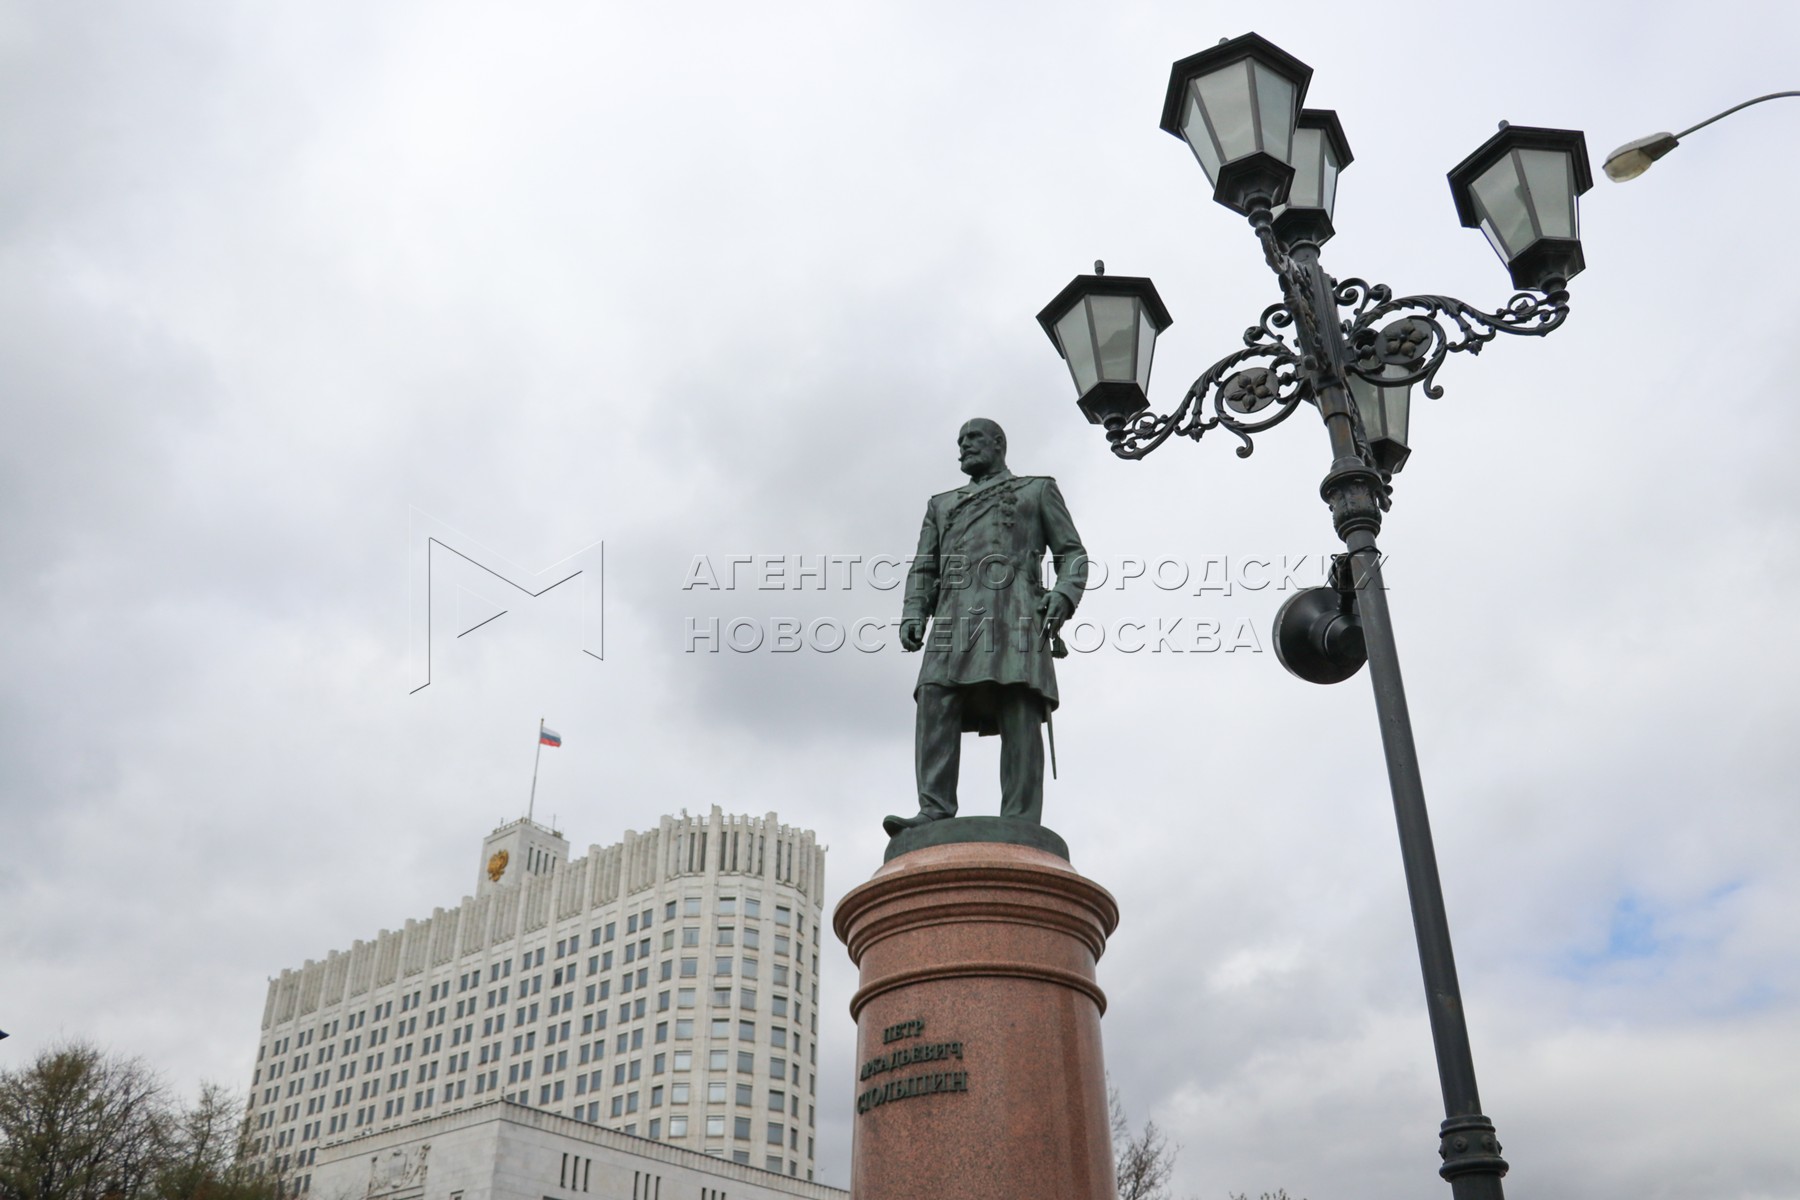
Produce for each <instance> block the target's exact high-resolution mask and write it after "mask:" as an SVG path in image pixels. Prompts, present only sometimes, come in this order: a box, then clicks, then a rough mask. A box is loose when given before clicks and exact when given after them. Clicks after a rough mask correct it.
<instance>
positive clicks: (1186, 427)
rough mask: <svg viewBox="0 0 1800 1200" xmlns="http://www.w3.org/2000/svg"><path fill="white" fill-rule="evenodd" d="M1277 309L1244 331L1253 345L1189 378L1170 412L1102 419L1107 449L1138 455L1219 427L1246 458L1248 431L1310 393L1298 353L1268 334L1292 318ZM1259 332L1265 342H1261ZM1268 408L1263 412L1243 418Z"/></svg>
mask: <svg viewBox="0 0 1800 1200" xmlns="http://www.w3.org/2000/svg"><path fill="white" fill-rule="evenodd" d="M1278 310H1280V311H1282V312H1283V313H1284V314H1285V310H1283V309H1282V306H1281V305H1275V306H1273V307H1271V308H1270V309H1269V310H1268V311H1267V312H1265V313H1264V314H1263V321H1262V324H1261V325H1259V326H1256V327H1254V328H1252V329H1250V330H1249V331H1248V332H1246V333H1245V335H1244V339H1245V341H1247V342H1251V341H1253V344H1251V345H1248V346H1246V347H1245V348H1244V349H1242V350H1238V351H1235V352H1233V353H1231V354H1227V355H1226V356H1225V357H1224V358H1221V359H1220V360H1219V361H1218V362H1216V363H1214V364H1213V365H1212V366H1210V367H1208V368H1207V369H1206V371H1205V372H1204V373H1202V374H1201V376H1200V377H1199V378H1198V379H1196V380H1194V384H1193V386H1192V387H1190V388H1188V391H1187V395H1186V396H1184V397H1182V400H1181V405H1180V407H1178V408H1177V409H1176V410H1175V411H1174V412H1172V413H1170V414H1168V415H1167V416H1158V415H1156V414H1155V413H1152V412H1149V411H1147V410H1146V411H1145V412H1141V413H1139V414H1138V415H1136V416H1134V417H1110V418H1108V419H1107V421H1106V439H1107V441H1109V442H1111V443H1112V448H1113V453H1114V454H1116V455H1118V456H1119V457H1120V458H1143V457H1144V456H1145V455H1146V454H1149V453H1150V452H1151V451H1152V450H1154V449H1156V448H1157V447H1158V446H1160V445H1162V444H1163V443H1164V442H1166V441H1168V440H1169V438H1171V437H1174V436H1176V435H1180V436H1181V437H1189V438H1193V439H1194V440H1195V441H1199V440H1200V438H1201V437H1202V436H1204V435H1205V434H1206V432H1207V431H1208V430H1209V429H1213V428H1223V429H1226V430H1228V431H1230V432H1231V433H1232V434H1233V435H1235V436H1236V437H1237V438H1238V439H1240V440H1241V441H1242V442H1243V443H1244V444H1243V445H1242V446H1239V447H1238V450H1237V453H1238V457H1239V458H1248V457H1250V455H1251V453H1252V452H1253V451H1254V450H1255V449H1256V443H1255V441H1254V439H1253V438H1252V436H1251V435H1252V434H1256V433H1261V432H1262V431H1263V430H1265V429H1271V428H1273V427H1274V426H1276V425H1279V424H1281V423H1282V422H1283V421H1285V420H1287V419H1288V417H1289V416H1291V415H1292V414H1293V412H1294V409H1296V408H1297V407H1299V405H1300V402H1301V401H1303V400H1310V399H1311V398H1312V394H1313V393H1312V383H1311V380H1310V379H1309V378H1308V377H1307V375H1306V373H1305V372H1304V370H1303V369H1302V363H1301V359H1300V356H1299V355H1297V354H1295V353H1294V352H1293V351H1292V350H1291V349H1289V348H1288V346H1287V343H1286V342H1284V341H1283V340H1282V339H1281V338H1280V336H1279V335H1277V334H1274V333H1272V332H1270V327H1271V326H1272V325H1273V326H1275V327H1280V326H1282V325H1285V324H1289V323H1291V322H1292V319H1293V318H1292V317H1291V316H1289V317H1288V319H1287V320H1286V321H1283V320H1281V319H1280V318H1279V316H1277V315H1276V314H1277V312H1278ZM1265 333H1267V335H1268V338H1269V339H1270V340H1267V341H1265V340H1262V335H1263V334H1265ZM1253 339H1254V340H1253ZM1259 360H1261V361H1259ZM1245 364H1250V365H1245ZM1271 409H1273V410H1274V411H1273V413H1272V414H1271V415H1269V416H1266V417H1261V418H1260V419H1254V420H1245V419H1244V418H1247V417H1256V416H1257V414H1260V413H1266V412H1269V411H1270V410H1271ZM1209 412H1210V415H1209Z"/></svg>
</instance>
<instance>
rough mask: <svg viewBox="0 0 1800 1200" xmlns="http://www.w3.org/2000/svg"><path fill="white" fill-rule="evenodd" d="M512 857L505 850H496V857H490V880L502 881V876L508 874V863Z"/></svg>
mask: <svg viewBox="0 0 1800 1200" xmlns="http://www.w3.org/2000/svg"><path fill="white" fill-rule="evenodd" d="M510 857H511V856H509V855H508V854H507V853H506V851H504V850H496V851H494V857H492V858H490V859H488V878H489V879H490V880H492V881H493V882H495V883H499V882H500V877H501V876H502V875H504V874H506V864H507V862H508V861H509V860H510Z"/></svg>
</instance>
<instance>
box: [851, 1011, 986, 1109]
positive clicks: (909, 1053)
mask: <svg viewBox="0 0 1800 1200" xmlns="http://www.w3.org/2000/svg"><path fill="white" fill-rule="evenodd" d="M924 1036H925V1022H924V1021H918V1020H914V1021H902V1022H900V1023H899V1024H898V1025H889V1026H888V1027H887V1028H886V1029H883V1030H882V1031H881V1043H882V1045H884V1046H888V1045H892V1044H893V1043H895V1042H902V1041H915V1040H916V1041H918V1044H917V1045H911V1046H898V1047H896V1048H895V1049H893V1050H889V1051H887V1052H886V1053H883V1054H877V1055H876V1056H875V1057H874V1058H871V1059H870V1060H869V1061H868V1062H866V1063H864V1064H863V1065H862V1069H861V1070H860V1071H859V1072H857V1076H856V1077H857V1079H858V1080H859V1081H861V1082H864V1083H867V1082H868V1081H869V1080H871V1079H874V1078H876V1077H877V1076H880V1075H886V1074H889V1073H891V1072H895V1071H904V1070H907V1069H909V1068H911V1067H916V1066H921V1065H924V1064H926V1063H946V1064H948V1063H960V1062H962V1061H963V1044H962V1043H961V1042H926V1041H922V1040H919V1039H923V1038H924ZM968 1090H969V1073H968V1071H966V1070H954V1069H952V1070H947V1071H946V1070H940V1071H925V1072H921V1073H917V1074H908V1075H906V1076H905V1077H903V1078H894V1079H888V1080H885V1081H883V1082H880V1083H877V1084H875V1085H874V1086H872V1087H869V1088H867V1089H865V1090H863V1091H862V1092H859V1093H857V1097H856V1115H857V1116H859V1117H860V1116H862V1115H863V1114H864V1113H866V1112H868V1111H870V1110H871V1109H876V1108H880V1107H881V1106H882V1105H884V1104H891V1103H893V1102H894V1101H896V1100H910V1099H912V1098H913V1097H915V1096H935V1095H939V1094H942V1093H945V1092H967V1091H968Z"/></svg>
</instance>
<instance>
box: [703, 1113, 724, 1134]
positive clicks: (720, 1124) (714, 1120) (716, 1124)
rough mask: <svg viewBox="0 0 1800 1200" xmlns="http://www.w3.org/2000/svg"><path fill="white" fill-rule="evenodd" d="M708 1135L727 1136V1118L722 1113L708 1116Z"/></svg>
mask: <svg viewBox="0 0 1800 1200" xmlns="http://www.w3.org/2000/svg"><path fill="white" fill-rule="evenodd" d="M706 1136H707V1137H724V1136H725V1118H724V1116H722V1115H721V1116H716V1117H708V1118H706Z"/></svg>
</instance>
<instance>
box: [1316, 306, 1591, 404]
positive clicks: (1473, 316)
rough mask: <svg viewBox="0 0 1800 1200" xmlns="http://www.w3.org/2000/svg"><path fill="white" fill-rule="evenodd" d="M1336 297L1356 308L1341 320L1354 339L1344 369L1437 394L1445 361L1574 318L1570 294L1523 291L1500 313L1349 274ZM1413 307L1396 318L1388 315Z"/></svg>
mask: <svg viewBox="0 0 1800 1200" xmlns="http://www.w3.org/2000/svg"><path fill="white" fill-rule="evenodd" d="M1336 296H1337V302H1338V303H1339V304H1342V305H1345V306H1346V307H1348V308H1350V310H1351V312H1350V316H1349V317H1348V318H1346V319H1345V320H1344V322H1343V330H1344V340H1345V341H1346V342H1347V343H1348V345H1349V360H1350V361H1349V362H1348V363H1347V364H1346V368H1345V369H1346V370H1348V371H1349V372H1350V373H1351V374H1353V375H1356V376H1358V377H1360V378H1363V379H1366V380H1368V381H1369V382H1371V383H1379V384H1382V385H1384V386H1388V387H1393V386H1397V385H1402V384H1409V383H1423V384H1424V385H1425V394H1426V395H1427V396H1429V397H1431V398H1432V399H1433V400H1436V399H1439V398H1440V397H1442V396H1443V394H1444V389H1443V388H1441V387H1439V386H1438V385H1437V383H1436V382H1434V381H1435V379H1436V377H1437V373H1438V368H1440V367H1442V366H1443V365H1444V359H1445V358H1446V357H1447V356H1449V355H1451V354H1455V353H1458V352H1460V351H1465V350H1466V351H1468V352H1469V353H1470V354H1479V353H1481V348H1482V347H1483V346H1485V345H1487V344H1488V343H1489V342H1491V341H1493V340H1494V338H1495V336H1496V335H1498V334H1502V333H1510V334H1515V335H1522V336H1526V337H1543V336H1545V335H1546V334H1549V333H1553V332H1554V331H1555V330H1556V329H1558V328H1559V327H1560V326H1561V325H1562V323H1563V322H1564V321H1565V320H1567V319H1568V316H1569V293H1568V292H1567V291H1566V290H1565V289H1562V288H1558V289H1556V290H1555V291H1550V292H1519V293H1518V294H1516V295H1515V296H1513V298H1512V299H1511V300H1509V301H1507V303H1506V307H1504V308H1502V309H1500V310H1499V311H1498V312H1483V311H1481V310H1480V309H1478V308H1476V307H1475V306H1473V305H1471V304H1469V303H1467V302H1466V301H1463V300H1458V299H1457V298H1456V297H1454V296H1401V297H1399V298H1398V299H1395V298H1394V296H1393V292H1392V289H1390V288H1389V287H1388V286H1387V285H1386V284H1379V283H1377V284H1369V283H1365V282H1364V281H1362V280H1360V279H1348V280H1345V281H1344V282H1343V283H1340V284H1338V285H1337V293H1336ZM1395 313H1408V314H1411V315H1406V316H1402V317H1401V318H1400V319H1399V320H1397V321H1386V322H1385V323H1383V322H1384V319H1385V318H1387V317H1390V316H1392V315H1394V314H1395Z"/></svg>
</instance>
